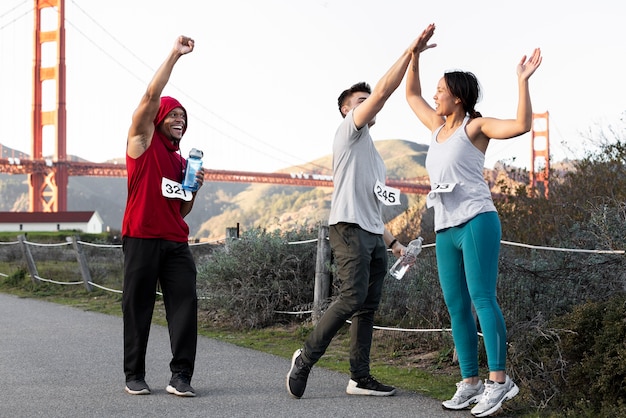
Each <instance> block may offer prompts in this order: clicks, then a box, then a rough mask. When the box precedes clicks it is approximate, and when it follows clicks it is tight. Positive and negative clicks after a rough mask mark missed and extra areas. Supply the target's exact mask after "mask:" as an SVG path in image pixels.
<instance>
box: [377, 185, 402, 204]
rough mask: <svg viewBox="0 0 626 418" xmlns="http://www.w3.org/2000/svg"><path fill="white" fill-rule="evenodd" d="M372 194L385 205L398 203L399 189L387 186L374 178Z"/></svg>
mask: <svg viewBox="0 0 626 418" xmlns="http://www.w3.org/2000/svg"><path fill="white" fill-rule="evenodd" d="M374 194H375V195H376V198H377V199H378V200H380V201H381V202H383V204H384V205H385V206H394V205H399V204H400V189H396V188H393V187H389V186H386V185H384V184H383V183H381V182H380V181H379V180H376V185H375V186H374Z"/></svg>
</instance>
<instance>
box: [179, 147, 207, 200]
mask: <svg viewBox="0 0 626 418" xmlns="http://www.w3.org/2000/svg"><path fill="white" fill-rule="evenodd" d="M203 156H204V153H203V152H202V151H200V150H198V149H195V148H192V149H191V151H189V158H188V159H187V168H186V169H185V177H184V178H183V189H185V190H187V191H189V192H195V191H197V190H198V182H197V181H196V173H197V172H198V170H200V168H201V167H202V157H203Z"/></svg>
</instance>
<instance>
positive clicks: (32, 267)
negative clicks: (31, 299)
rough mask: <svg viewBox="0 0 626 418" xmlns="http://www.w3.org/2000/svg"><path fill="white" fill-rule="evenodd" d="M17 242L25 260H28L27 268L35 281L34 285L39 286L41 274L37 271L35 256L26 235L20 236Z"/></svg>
mask: <svg viewBox="0 0 626 418" xmlns="http://www.w3.org/2000/svg"><path fill="white" fill-rule="evenodd" d="M17 240H18V241H19V242H20V246H21V248H22V255H23V256H24V260H26V267H28V272H29V273H30V279H31V280H32V281H33V284H37V277H39V272H38V271H37V265H36V264H35V260H34V259H33V255H32V254H31V252H30V248H28V245H27V244H26V235H18V236H17Z"/></svg>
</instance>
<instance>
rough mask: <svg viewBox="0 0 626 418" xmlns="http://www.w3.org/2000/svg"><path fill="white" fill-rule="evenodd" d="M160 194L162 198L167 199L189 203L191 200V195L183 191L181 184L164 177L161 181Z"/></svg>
mask: <svg viewBox="0 0 626 418" xmlns="http://www.w3.org/2000/svg"><path fill="white" fill-rule="evenodd" d="M161 193H162V194H163V197H166V198H168V199H181V200H184V201H185V202H190V201H191V199H193V194H192V193H191V192H190V191H187V190H185V189H183V185H182V184H180V183H178V182H176V181H174V180H170V179H168V178H165V177H163V179H162V180H161Z"/></svg>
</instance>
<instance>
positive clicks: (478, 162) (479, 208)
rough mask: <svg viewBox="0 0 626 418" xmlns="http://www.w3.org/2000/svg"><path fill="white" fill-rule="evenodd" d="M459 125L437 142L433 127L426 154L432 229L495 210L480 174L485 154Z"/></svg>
mask: <svg viewBox="0 0 626 418" xmlns="http://www.w3.org/2000/svg"><path fill="white" fill-rule="evenodd" d="M468 121H469V116H466V117H465V119H464V120H463V124H462V125H461V126H459V128H458V129H457V130H456V131H455V132H454V133H453V134H452V135H451V136H450V137H449V138H448V139H447V140H446V141H445V142H442V143H439V142H437V134H438V133H439V131H440V130H441V128H442V127H443V125H442V126H440V127H439V128H437V129H436V130H435V131H434V132H433V134H432V138H431V141H430V147H429V149H428V154H427V155H426V170H427V171H428V176H429V177H430V184H431V190H432V191H431V193H429V195H428V197H427V199H426V204H427V206H428V207H434V208H435V231H441V230H442V229H445V228H450V227H453V226H458V225H461V224H463V223H465V222H467V221H469V220H471V219H472V218H473V217H475V216H476V215H478V214H480V213H484V212H496V207H495V206H494V204H493V200H492V198H491V191H490V190H489V186H488V185H487V182H486V181H485V179H484V177H483V167H484V165H485V154H483V153H482V152H481V151H480V150H479V149H478V148H476V147H475V146H474V144H472V142H471V141H470V139H469V137H468V136H467V133H466V132H465V126H466V125H467V122H468Z"/></svg>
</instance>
